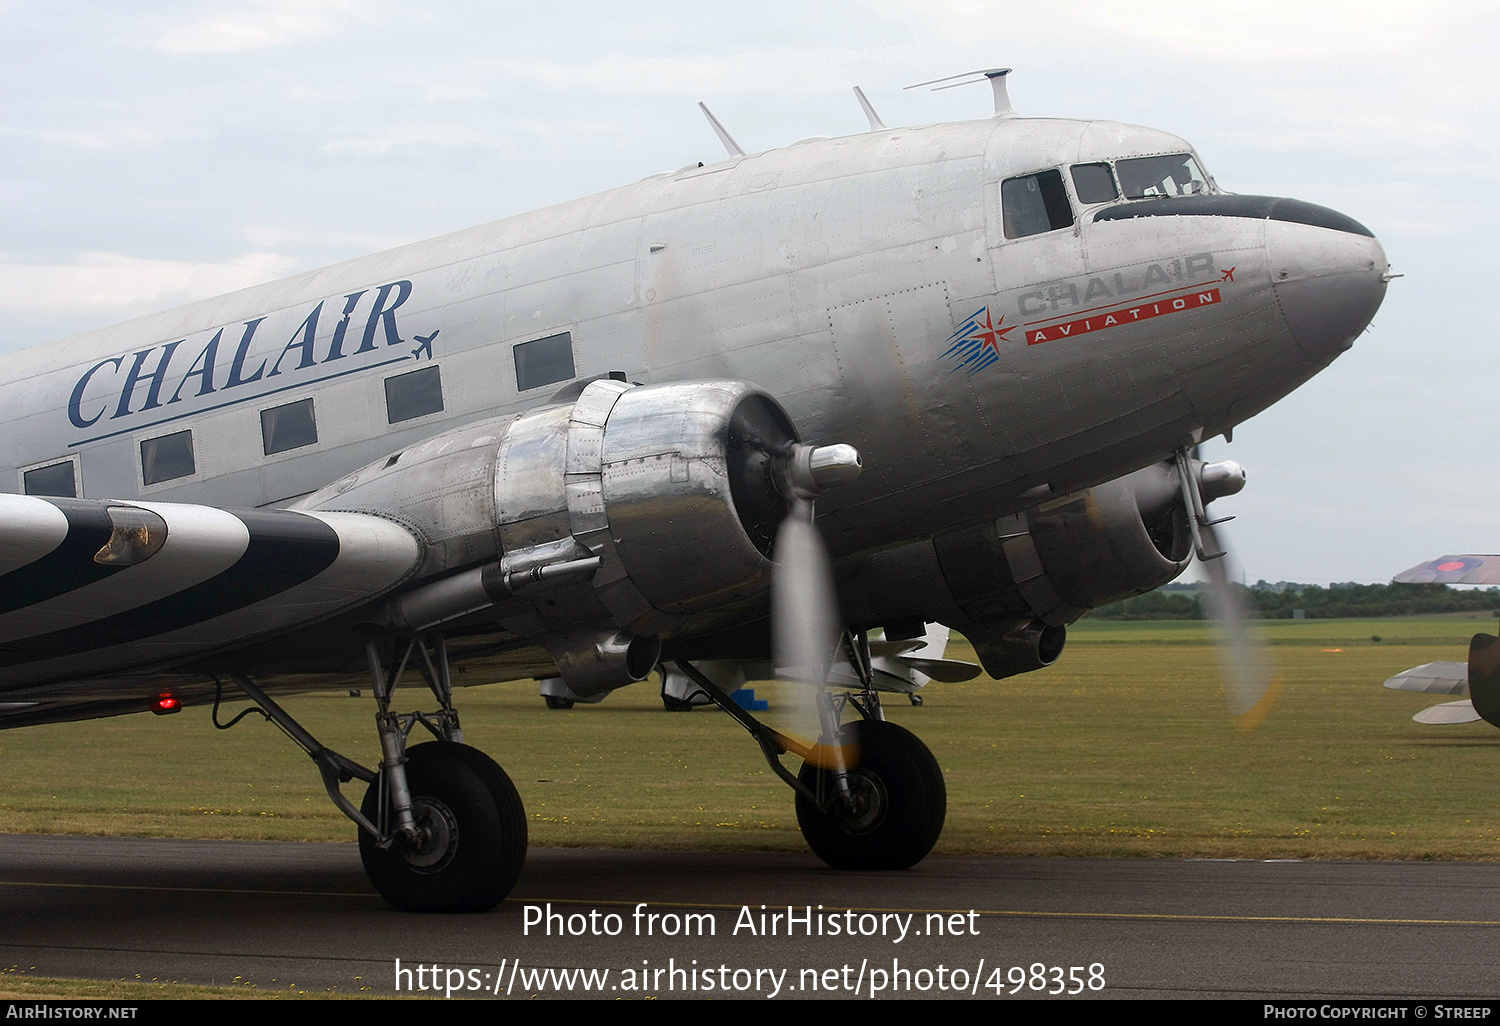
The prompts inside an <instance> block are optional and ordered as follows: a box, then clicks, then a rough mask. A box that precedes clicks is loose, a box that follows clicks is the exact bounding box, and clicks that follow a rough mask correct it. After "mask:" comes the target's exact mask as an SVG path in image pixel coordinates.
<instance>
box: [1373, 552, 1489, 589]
mask: <svg viewBox="0 0 1500 1026" xmlns="http://www.w3.org/2000/svg"><path fill="white" fill-rule="evenodd" d="M1392 580H1393V581H1394V582H1395V583H1396V584H1500V556H1497V555H1489V556H1440V557H1439V558H1437V559H1431V560H1428V561H1427V562H1426V563H1421V564H1419V565H1417V566H1414V567H1412V568H1411V569H1410V570H1403V571H1401V572H1400V573H1399V574H1397V575H1396V576H1395V577H1394V578H1393V579H1392Z"/></svg>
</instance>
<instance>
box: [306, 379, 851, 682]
mask: <svg viewBox="0 0 1500 1026" xmlns="http://www.w3.org/2000/svg"><path fill="white" fill-rule="evenodd" d="M797 441H798V438H797V433H796V430H795V429H794V428H793V427H792V424H791V421H790V419H789V418H788V417H787V415H786V413H785V412H784V411H783V410H782V408H781V407H780V405H779V404H778V403H777V402H776V401H775V400H774V399H772V398H771V397H770V396H769V395H767V394H766V393H764V392H762V391H760V390H759V389H757V388H755V387H754V386H752V385H749V384H746V383H744V382H739V381H698V382H682V383H673V384H664V385H650V386H636V385H630V384H627V383H625V382H621V381H613V380H597V381H592V382H589V383H587V384H586V385H585V386H583V387H582V389H581V391H580V392H579V393H578V394H577V395H576V398H572V399H571V400H567V399H564V400H563V401H560V402H558V403H556V404H553V405H548V406H544V407H541V408H538V409H534V410H529V411H526V412H524V413H521V414H517V415H514V416H510V417H504V418H495V419H492V420H487V421H483V422H480V423H477V424H472V425H468V426H466V427H463V428H458V429H455V430H453V431H449V432H445V433H444V434H442V435H438V436H435V437H434V438H431V439H428V440H426V441H424V442H422V443H420V444H418V445H415V446H412V447H410V448H408V449H406V450H403V451H402V452H400V453H397V454H395V455H393V456H391V457H388V458H387V459H385V460H382V461H378V462H376V463H373V464H370V465H369V466H367V467H365V468H363V469H361V470H359V471H357V472H356V473H354V474H351V475H349V476H348V477H347V478H344V479H342V480H341V481H338V482H335V483H334V484H332V485H330V486H329V487H327V488H324V489H322V490H321V491H319V492H317V493H315V494H314V495H311V496H309V497H308V498H307V499H306V500H304V501H303V502H302V503H301V504H300V505H302V506H305V507H307V508H312V509H338V510H357V511H360V512H370V513H379V514H381V515H384V516H388V517H390V518H392V519H395V520H398V521H399V522H401V523H403V524H405V525H406V526H408V527H410V528H411V529H412V530H413V531H414V532H415V533H416V534H417V535H418V536H419V537H421V538H422V539H423V540H424V541H425V543H426V551H425V555H424V562H423V566H422V571H421V576H422V577H423V578H425V579H426V581H427V583H425V584H423V585H422V586H420V587H419V588H417V589H415V590H414V591H411V592H408V593H406V594H403V595H402V596H400V597H399V598H398V599H396V600H394V601H393V602H392V603H391V604H390V605H389V607H388V609H387V611H386V618H387V619H386V626H388V627H391V628H395V629H398V630H422V629H427V628H430V627H433V626H436V625H438V624H440V623H443V622H445V621H449V620H453V619H455V618H458V617H463V616H468V615H471V614H473V613H476V612H479V611H481V610H491V611H492V613H493V615H494V617H495V619H496V620H498V621H499V623H500V624H501V625H502V626H504V627H505V628H506V629H507V630H510V631H512V632H513V633H516V634H518V635H520V636H522V637H526V638H529V639H532V640H535V641H537V642H538V643H540V644H542V645H543V646H545V647H546V648H548V650H549V651H550V652H551V653H552V654H553V657H554V661H556V662H557V664H558V667H559V671H560V672H561V673H562V674H563V675H564V678H565V679H566V681H567V683H568V686H569V687H570V688H571V689H572V690H573V691H574V692H576V693H577V694H580V695H587V694H596V693H599V692H600V691H603V690H608V689H610V688H612V687H618V686H621V685H622V684H626V683H630V682H631V681H632V680H639V679H641V678H643V677H644V676H645V675H646V674H647V673H649V672H650V670H651V668H652V667H653V666H654V665H655V662H656V655H657V653H658V652H659V650H660V639H661V638H662V637H664V636H669V635H671V634H672V633H673V632H674V631H676V630H677V629H679V628H680V626H681V625H682V624H683V622H684V621H685V620H686V619H687V617H689V616H690V615H691V614H693V613H694V612H697V611H700V610H704V609H709V608H712V607H715V606H718V605H721V604H723V603H726V602H730V601H734V600H736V599H739V598H743V597H749V596H753V595H756V594H758V593H760V592H762V591H764V590H765V589H766V588H767V587H768V585H769V581H770V573H771V561H770V559H769V554H770V551H771V544H772V541H773V539H774V537H775V532H776V528H777V527H778V525H779V524H780V523H781V521H782V519H783V518H784V517H785V515H786V509H787V501H786V499H785V498H784V497H783V492H784V491H786V490H787V489H788V487H789V485H788V483H787V481H786V480H784V478H785V477H786V474H787V473H788V467H792V466H793V465H795V464H797V460H795V459H793V458H792V457H793V456H796V455H802V454H806V453H807V452H808V447H799V446H798V445H797ZM824 451H825V450H815V451H814V452H824ZM850 451H851V452H852V450H850ZM855 459H856V461H857V454H855ZM804 462H805V461H804ZM856 469H857V465H856ZM835 470H837V468H835ZM811 472H812V471H810V473H811ZM822 472H823V473H828V472H829V471H822Z"/></svg>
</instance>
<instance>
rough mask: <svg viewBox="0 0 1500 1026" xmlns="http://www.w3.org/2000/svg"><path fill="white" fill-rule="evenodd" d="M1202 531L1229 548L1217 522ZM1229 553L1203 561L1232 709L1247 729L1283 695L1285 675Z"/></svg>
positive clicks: (1211, 543) (1208, 543)
mask: <svg viewBox="0 0 1500 1026" xmlns="http://www.w3.org/2000/svg"><path fill="white" fill-rule="evenodd" d="M1199 530H1200V531H1201V532H1202V534H1203V542H1204V547H1205V548H1207V549H1208V550H1209V551H1210V552H1224V553H1227V552H1228V549H1227V547H1226V546H1225V545H1224V543H1223V539H1221V538H1220V537H1219V536H1218V532H1217V531H1216V530H1215V529H1214V527H1213V525H1211V524H1203V525H1200V527H1199ZM1229 558H1230V557H1229V556H1228V555H1227V554H1226V555H1223V556H1220V557H1219V558H1218V559H1207V560H1203V569H1204V571H1205V572H1206V573H1207V574H1208V580H1209V592H1208V604H1209V614H1210V615H1211V616H1212V618H1213V620H1214V624H1215V633H1216V634H1217V635H1218V642H1219V662H1220V665H1221V668H1222V670H1223V675H1224V692H1225V695H1226V697H1227V698H1228V699H1229V712H1230V714H1231V715H1232V716H1233V717H1234V719H1235V725H1236V726H1238V727H1239V728H1240V729H1241V730H1254V729H1255V728H1256V727H1257V726H1259V725H1260V723H1261V721H1262V720H1264V719H1265V718H1266V715H1267V714H1268V713H1269V712H1270V711H1271V707H1272V706H1273V705H1275V703H1276V699H1277V698H1278V697H1279V696H1280V694H1281V680H1280V678H1279V677H1277V676H1276V667H1275V664H1274V662H1273V661H1272V659H1271V653H1270V652H1269V650H1267V648H1266V647H1265V645H1264V643H1263V642H1262V641H1261V640H1260V639H1259V638H1257V637H1256V636H1255V634H1254V632H1253V630H1252V629H1251V627H1250V622H1249V621H1250V616H1249V613H1248V611H1247V610H1246V608H1245V604H1244V602H1243V601H1242V600H1241V598H1240V596H1239V594H1238V593H1237V592H1236V591H1235V590H1234V587H1233V585H1232V583H1231V581H1232V578H1231V576H1230V573H1231V569H1230V567H1229V566H1228V565H1227V564H1228V563H1229Z"/></svg>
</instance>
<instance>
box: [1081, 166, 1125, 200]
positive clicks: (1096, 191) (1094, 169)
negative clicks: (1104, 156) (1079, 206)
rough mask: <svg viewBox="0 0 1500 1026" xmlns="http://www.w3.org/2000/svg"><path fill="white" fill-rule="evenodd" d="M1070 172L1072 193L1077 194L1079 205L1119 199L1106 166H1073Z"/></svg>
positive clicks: (1112, 177) (1113, 178)
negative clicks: (1071, 175) (1071, 173)
mask: <svg viewBox="0 0 1500 1026" xmlns="http://www.w3.org/2000/svg"><path fill="white" fill-rule="evenodd" d="M1072 170H1073V191H1074V192H1076V193H1078V202H1079V203H1108V202H1109V201H1110V200H1112V199H1117V198H1118V197H1119V195H1120V194H1119V193H1118V192H1116V191H1115V176H1114V175H1112V174H1110V171H1109V165H1108V164H1074V165H1073V168H1072Z"/></svg>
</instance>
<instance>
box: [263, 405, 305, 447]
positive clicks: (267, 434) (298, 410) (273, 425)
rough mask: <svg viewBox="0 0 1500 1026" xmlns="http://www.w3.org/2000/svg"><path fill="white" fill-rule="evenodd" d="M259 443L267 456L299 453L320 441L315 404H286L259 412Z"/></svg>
mask: <svg viewBox="0 0 1500 1026" xmlns="http://www.w3.org/2000/svg"><path fill="white" fill-rule="evenodd" d="M260 440H261V443H262V444H263V446H264V448H265V450H266V455H267V456H270V455H272V454H273V453H278V452H286V451H287V450H288V449H300V448H302V447H303V446H304V445H312V444H313V443H314V442H316V441H317V440H318V422H317V419H316V417H315V416H314V414H313V401H312V400H311V399H303V400H302V401H300V402H295V403H287V404H286V405H285V406H274V407H272V408H271V409H269V410H261V411H260Z"/></svg>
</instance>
